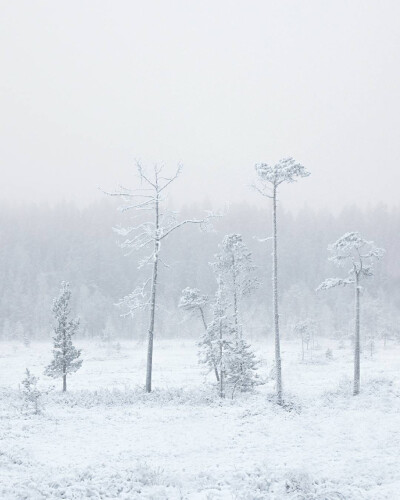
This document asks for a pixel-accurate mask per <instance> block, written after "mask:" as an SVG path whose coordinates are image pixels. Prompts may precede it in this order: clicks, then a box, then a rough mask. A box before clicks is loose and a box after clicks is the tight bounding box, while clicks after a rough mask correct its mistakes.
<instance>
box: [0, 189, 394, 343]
mask: <svg viewBox="0 0 400 500" xmlns="http://www.w3.org/2000/svg"><path fill="white" fill-rule="evenodd" d="M338 195H339V194H338ZM249 196H250V197H251V196H252V195H251V194H250V195H249ZM265 205H266V206H265V208H262V207H261V208H260V207H257V206H253V205H251V204H250V203H237V204H233V205H231V206H230V208H229V210H228V211H227V213H226V215H224V216H223V217H221V218H217V219H215V220H214V221H213V227H214V230H213V231H212V232H202V231H200V230H199V229H198V228H197V227H190V226H189V227H187V228H186V229H185V231H182V232H176V233H174V235H173V236H172V237H171V238H169V239H168V241H166V242H165V243H164V244H163V248H162V259H163V262H164V263H165V264H166V265H167V266H168V267H166V266H161V269H160V273H161V279H160V280H159V283H160V285H159V299H158V302H159V307H160V308H159V312H158V317H157V325H156V331H155V334H156V337H157V338H194V339H196V338H198V335H199V332H200V331H201V325H200V323H197V322H193V321H190V320H189V318H188V317H187V314H185V313H184V311H181V310H180V309H179V308H178V304H179V299H180V296H181V292H182V290H183V289H184V288H185V287H187V286H190V287H197V288H199V289H200V290H201V292H202V293H205V294H208V295H209V296H212V295H213V294H214V293H215V290H216V282H215V277H214V276H213V273H212V269H211V268H210V266H209V262H211V261H212V260H213V256H214V254H215V253H217V251H218V244H219V243H220V242H221V241H222V238H223V237H224V235H226V234H231V233H239V234H241V235H242V236H243V240H244V242H245V243H246V244H247V245H248V247H249V249H250V250H251V252H252V254H253V258H254V263H255V264H256V265H257V266H258V271H257V274H258V277H259V278H260V281H261V286H260V287H259V289H258V290H257V291H256V293H254V294H252V295H251V296H249V297H248V298H246V299H245V307H244V308H243V309H244V311H243V317H242V322H243V325H244V331H245V332H246V334H247V335H248V336H249V337H250V338H257V337H261V336H262V337H263V338H270V339H271V340H272V338H273V328H272V323H271V322H272V296H271V286H270V280H271V251H272V243H271V241H270V240H267V241H260V240H262V239H265V238H268V237H269V236H270V235H271V234H270V231H271V230H270V227H271V212H270V208H269V206H268V205H269V204H268V203H266V204H265ZM118 206H119V204H118V203H115V200H112V199H109V198H106V197H105V199H104V200H102V201H99V202H94V203H92V204H90V205H88V206H86V207H83V208H82V207H78V206H77V205H75V204H73V203H60V204H58V205H55V206H49V205H47V204H42V205H38V204H24V205H20V206H17V207H16V206H12V205H8V204H7V203H3V204H2V205H1V207H0V241H1V245H0V275H1V276H2V280H1V282H0V338H1V340H10V341H22V342H29V341H31V340H38V341H43V340H50V339H51V335H52V329H51V323H52V320H53V318H52V312H51V307H52V302H53V298H54V297H55V296H56V295H57V293H58V291H59V286H60V282H61V281H63V280H66V281H69V282H70V283H71V290H72V298H73V304H72V305H73V310H74V314H76V315H78V316H79V317H80V319H81V327H80V331H79V334H78V338H85V339H97V338H101V337H103V336H108V337H110V336H112V337H114V338H119V339H131V340H132V339H133V340H144V339H145V338H146V334H147V322H148V318H147V315H146V312H144V311H142V312H139V313H138V314H137V315H136V316H135V317H134V318H132V317H130V316H125V317H123V316H122V314H123V313H124V312H125V311H124V310H122V309H121V308H119V307H117V306H116V303H118V302H119V300H120V299H122V298H123V297H124V296H125V295H127V294H129V293H130V292H131V291H132V290H133V289H134V288H135V286H136V285H138V284H140V283H142V282H143V278H144V277H145V276H147V275H148V273H149V270H148V268H146V267H144V268H143V269H141V270H139V269H138V263H139V261H140V258H141V255H140V252H134V253H131V254H130V255H126V256H124V254H125V250H123V249H121V248H120V247H119V246H118V244H117V243H118V241H119V240H120V238H119V236H118V235H117V234H116V233H115V232H113V230H112V228H113V227H116V226H118V225H122V226H123V225H126V223H127V221H129V220H130V218H131V215H129V214H128V213H122V212H120V211H118V210H117V209H118ZM203 208H204V209H207V208H209V207H207V206H204V207H200V206H199V205H192V206H185V207H183V208H182V210H181V216H182V217H183V218H186V217H188V218H189V217H191V216H193V215H200V214H201V213H202V210H203ZM279 212H280V213H279V238H280V239H279V250H278V251H279V256H280V292H281V304H282V306H281V311H280V314H281V321H282V337H283V338H286V339H290V338H291V337H293V335H295V333H294V331H295V330H294V326H295V324H296V323H297V322H299V321H301V320H304V319H307V318H312V319H314V320H315V321H316V322H317V325H318V330H317V337H316V341H317V342H318V336H321V337H330V338H332V337H334V338H337V339H338V341H346V339H347V340H349V339H351V337H352V335H353V324H354V311H353V307H354V306H353V300H352V298H353V290H352V289H345V290H341V291H340V292H339V291H337V290H331V291H329V292H328V293H316V292H315V289H316V287H317V286H318V285H319V284H320V283H321V281H323V280H324V279H325V278H326V277H329V276H336V275H339V273H338V270H337V269H335V267H334V266H333V264H332V263H331V262H329V261H328V252H327V247H328V244H330V243H332V242H333V241H335V240H336V239H337V238H338V237H339V236H340V235H341V234H343V233H345V232H347V231H359V232H360V233H361V234H363V235H365V237H366V238H367V239H371V240H374V241H375V242H376V244H377V245H379V246H381V247H383V248H385V250H386V254H385V258H384V259H382V260H381V261H380V262H378V263H377V264H376V270H375V276H374V278H373V280H374V283H369V284H366V289H365V290H364V292H363V294H364V297H363V305H362V316H361V322H362V335H363V338H364V340H365V339H366V338H367V337H371V336H373V337H374V338H375V339H378V338H380V337H381V338H382V337H386V338H392V339H393V340H397V341H399V340H400V261H399V259H398V256H399V255H400V239H399V237H398V235H399V234H400V209H398V208H396V209H394V208H393V209H389V208H387V207H385V206H383V205H382V206H377V207H374V208H368V209H365V210H362V209H360V208H356V207H347V208H346V209H344V210H342V211H341V212H340V213H338V214H336V215H333V214H331V213H329V212H327V211H315V210H313V209H312V208H303V209H302V210H300V211H299V212H298V213H296V214H293V213H291V212H287V211H285V209H284V207H282V206H280V207H279ZM345 271H347V270H343V273H344V274H345ZM339 272H340V271H339Z"/></svg>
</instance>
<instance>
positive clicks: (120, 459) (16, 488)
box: [0, 340, 400, 500]
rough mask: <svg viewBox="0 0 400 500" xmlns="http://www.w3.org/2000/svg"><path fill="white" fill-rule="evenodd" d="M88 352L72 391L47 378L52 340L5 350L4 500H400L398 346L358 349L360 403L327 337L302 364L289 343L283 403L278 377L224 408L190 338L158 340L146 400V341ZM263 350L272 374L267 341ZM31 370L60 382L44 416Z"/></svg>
mask: <svg viewBox="0 0 400 500" xmlns="http://www.w3.org/2000/svg"><path fill="white" fill-rule="evenodd" d="M81 347H82V348H83V354H82V357H83V359H84V364H83V367H82V369H81V370H80V371H79V372H77V373H76V374H74V375H72V376H71V377H69V380H68V382H69V392H68V393H67V394H66V395H63V394H61V393H60V387H61V382H60V381H59V380H56V381H54V380H50V379H47V378H46V377H45V376H43V375H42V373H43V368H44V367H45V366H46V364H47V363H48V362H49V360H50V357H51V352H50V349H51V346H50V345H49V344H34V345H32V346H31V347H29V348H27V347H24V346H23V345H19V344H18V345H17V344H15V345H13V344H1V345H0V348H1V353H0V385H1V403H0V405H1V407H0V498H1V499H4V500H8V499H25V498H26V499H52V498H66V499H83V498H123V499H136V498H140V499H142V498H143V499H146V498H153V499H164V498H165V499H181V498H182V499H185V498H190V499H214V498H215V499H225V498H226V499H286V498H288V499H307V500H312V499H313V500H324V499H325V500H330V499H332V500H333V499H346V500H350V499H357V500H358V499H371V500H379V499H391V500H395V499H397V498H400V468H399V463H400V346H396V345H392V344H391V345H389V346H388V347H387V348H386V349H384V348H383V346H379V347H378V351H377V353H376V354H375V356H374V358H373V359H370V358H369V357H368V356H367V354H366V353H365V355H363V358H362V393H361V394H360V396H358V397H356V398H354V397H353V396H351V383H350V379H351V375H352V354H351V349H350V347H349V346H348V347H347V348H346V349H343V350H339V349H337V348H336V345H335V343H334V342H333V341H332V342H327V341H326V342H325V343H324V345H323V348H322V349H321V350H319V351H315V352H314V354H313V360H312V362H311V360H310V362H308V363H301V362H300V359H299V354H300V346H299V344H298V342H284V343H283V346H282V351H283V362H284V364H283V370H284V371H283V375H284V386H285V390H286V399H287V406H286V407H285V408H281V407H277V406H276V405H275V404H274V403H273V399H272V394H273V382H272V381H270V382H268V383H267V384H266V385H264V386H261V387H260V388H259V389H258V390H257V392H256V394H254V395H251V396H247V395H245V396H242V395H239V396H238V397H237V398H236V399H235V400H233V401H232V400H230V399H226V400H224V401H220V400H219V399H218V397H216V395H215V393H214V391H213V389H212V387H211V386H210V385H207V384H210V382H211V381H212V379H211V378H209V379H208V382H207V383H206V384H205V383H204V377H203V375H202V371H201V368H200V367H199V366H198V364H197V356H196V343H195V341H190V340H185V341H182V340H176V341H157V342H156V344H155V358H154V378H153V383H154V388H155V390H154V392H153V393H152V394H150V395H146V394H144V393H143V391H142V389H141V388H140V387H139V386H141V385H143V382H144V376H145V351H146V346H145V345H144V344H140V343H133V342H132V343H128V342H121V351H120V352H119V353H118V352H116V351H113V350H111V351H110V352H107V349H106V348H104V347H101V346H98V345H95V344H94V343H92V344H91V343H85V344H82V345H81ZM327 347H331V348H332V350H333V359H331V360H330V359H327V358H326V357H325V351H326V348H327ZM257 350H258V353H259V354H260V356H261V358H262V360H263V362H262V365H261V368H260V372H261V373H262V374H267V373H268V372H269V371H270V367H271V362H272V353H273V349H272V346H270V345H262V344H259V345H258V349H257ZM364 356H365V357H364ZM266 360H268V363H267V361H266ZM26 367H29V368H30V369H31V371H32V372H33V373H34V374H35V375H38V376H39V377H40V381H39V387H40V388H41V389H43V390H47V389H48V388H49V387H50V386H52V385H55V389H54V390H50V391H49V392H48V393H47V394H46V395H44V396H43V406H44V408H43V413H42V414H41V415H33V414H32V413H29V412H27V411H26V410H24V409H23V408H22V400H21V393H20V392H19V384H20V383H21V380H22V379H23V377H24V370H25V368H26Z"/></svg>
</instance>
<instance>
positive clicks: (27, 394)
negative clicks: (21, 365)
mask: <svg viewBox="0 0 400 500" xmlns="http://www.w3.org/2000/svg"><path fill="white" fill-rule="evenodd" d="M37 382H38V378H37V377H35V376H34V375H33V374H32V373H31V372H30V371H29V370H28V368H27V369H26V371H25V378H24V380H23V381H22V386H23V389H22V395H23V398H24V400H25V403H26V405H27V406H28V407H29V406H32V407H33V411H34V413H35V414H38V413H40V410H41V405H40V398H41V396H42V394H41V392H40V391H39V389H38V388H37Z"/></svg>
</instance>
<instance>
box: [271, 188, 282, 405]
mask: <svg viewBox="0 0 400 500" xmlns="http://www.w3.org/2000/svg"><path fill="white" fill-rule="evenodd" d="M272 202H273V203H272V204H273V209H272V218H273V252H272V287H273V310H274V332H275V370H276V396H277V400H278V404H282V362H281V346H280V336H279V310H278V241H277V222H276V186H275V185H274V190H273V198H272Z"/></svg>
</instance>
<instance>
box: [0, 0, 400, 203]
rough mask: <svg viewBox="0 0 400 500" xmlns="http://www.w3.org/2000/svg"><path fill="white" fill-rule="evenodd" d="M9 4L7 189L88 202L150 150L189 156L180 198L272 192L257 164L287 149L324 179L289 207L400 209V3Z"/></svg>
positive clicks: (4, 8)
mask: <svg viewBox="0 0 400 500" xmlns="http://www.w3.org/2000/svg"><path fill="white" fill-rule="evenodd" d="M0 9H1V16H0V44H1V47H2V49H1V52H0V64H1V69H2V83H1V87H0V99H1V101H0V103H1V113H0V127H1V137H0V143H1V145H0V148H1V149H0V158H1V168H2V183H1V187H0V198H1V199H3V200H4V199H5V200H8V201H11V202H17V201H18V202H21V201H29V202H31V201H34V202H38V201H40V202H41V201H46V202H50V203H53V202H55V201H58V200H60V199H65V200H74V201H76V202H78V203H79V204H81V205H82V204H83V205H85V204H87V203H88V202H91V201H93V200H96V199H99V198H100V197H101V194H100V193H99V192H98V190H97V187H98V186H101V187H103V188H106V189H111V188H113V187H114V186H116V185H117V184H119V183H122V184H127V185H132V183H133V182H134V177H133V164H134V159H135V158H140V159H141V160H142V161H143V162H144V163H147V164H152V163H153V162H165V163H166V164H168V165H171V166H174V165H175V164H176V163H178V162H182V163H183V165H184V167H185V169H184V173H183V175H182V177H181V179H180V181H179V182H178V183H176V186H174V190H173V192H172V193H171V196H172V199H173V201H174V203H176V204H178V205H179V204H182V203H187V202H193V201H194V202H196V201H199V202H203V201H204V200H206V199H207V200H209V201H210V202H211V203H212V204H214V205H215V204H216V205H218V204H223V203H225V202H227V201H231V202H242V201H247V202H250V203H262V200H261V199H259V198H257V196H255V195H254V194H253V193H251V191H250V190H249V189H248V184H250V183H251V182H252V179H253V173H254V172H253V166H254V163H256V162H260V161H263V162H275V161H277V160H278V159H279V158H281V157H284V156H288V155H290V156H293V157H295V158H296V159H297V160H298V161H301V162H302V163H303V164H304V165H306V166H307V168H308V169H309V170H310V171H311V172H312V176H311V177H310V178H309V179H307V182H304V183H302V186H301V188H300V187H299V188H296V189H293V190H292V187H291V186H289V187H288V188H287V191H286V195H285V196H284V204H285V207H286V208H287V209H294V210H297V209H298V208H300V207H302V206H303V205H305V204H306V205H308V206H312V207H314V208H327V209H329V210H330V211H338V210H339V209H342V208H343V207H344V206H346V205H349V204H355V205H358V206H361V207H367V206H374V205H376V204H378V203H385V204H387V205H389V206H394V205H397V204H398V195H397V192H398V188H397V186H398V182H399V180H400V174H399V169H398V163H399V159H400V145H399V141H398V137H399V132H400V122H399V120H400V118H399V117H400V98H399V92H398V88H399V83H400V82H399V67H398V61H399V47H400V40H399V37H400V35H399V30H398V19H399V15H400V6H399V4H398V2H395V1H389V0H386V1H385V2H375V1H352V2H347V1H335V2H321V1H314V0H310V1H306V2H305V1H299V2H293V1H282V0H280V1H279V2H272V1H254V2H238V1H235V2H233V1H219V2H217V3H216V2H211V1H203V2H185V1H169V2H160V1H159V2H136V1H130V2H128V1H115V2H104V1H83V2H82V1H69V2H52V1H40V2H31V1H22V0H21V1H18V2H15V1H4V0H3V1H2V2H1V7H0ZM282 197H283V195H282Z"/></svg>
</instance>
